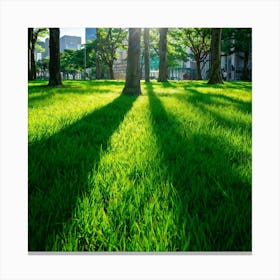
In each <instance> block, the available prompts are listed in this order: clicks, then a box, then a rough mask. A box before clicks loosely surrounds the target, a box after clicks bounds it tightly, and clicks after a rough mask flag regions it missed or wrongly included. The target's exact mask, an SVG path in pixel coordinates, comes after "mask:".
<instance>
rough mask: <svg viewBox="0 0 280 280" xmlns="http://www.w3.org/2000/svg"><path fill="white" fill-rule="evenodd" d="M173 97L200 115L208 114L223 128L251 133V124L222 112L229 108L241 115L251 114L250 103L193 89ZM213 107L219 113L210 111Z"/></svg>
mask: <svg viewBox="0 0 280 280" xmlns="http://www.w3.org/2000/svg"><path fill="white" fill-rule="evenodd" d="M174 97H175V98H177V99H178V100H180V101H181V102H183V103H185V104H186V106H190V105H192V106H193V107H195V108H196V109H199V110H200V111H201V113H202V114H208V115H209V116H210V117H212V118H214V119H215V120H216V121H217V122H218V123H219V124H221V125H222V126H223V127H225V128H228V129H238V130H239V131H240V129H241V130H242V131H244V132H248V133H251V131H252V125H251V124H252V122H248V123H247V122H244V121H242V120H241V119H239V120H236V119H233V118H232V119H231V118H228V117H226V116H225V115H224V114H223V111H224V110H225V109H227V108H228V107H229V106H231V107H233V108H234V109H235V110H237V111H240V112H241V114H243V113H244V114H251V113H252V103H251V102H249V101H242V100H238V99H235V98H231V97H229V96H225V95H222V94H203V93H201V92H199V91H198V90H195V89H189V90H188V95H175V96H174ZM223 100H225V101H226V103H224V102H223ZM221 101H222V102H221ZM214 107H218V108H219V111H217V110H214V109H211V108H214ZM239 114H240V113H239Z"/></svg>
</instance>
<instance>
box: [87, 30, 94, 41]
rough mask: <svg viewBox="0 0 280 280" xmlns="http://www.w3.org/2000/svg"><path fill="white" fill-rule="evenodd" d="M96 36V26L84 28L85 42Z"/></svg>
mask: <svg viewBox="0 0 280 280" xmlns="http://www.w3.org/2000/svg"><path fill="white" fill-rule="evenodd" d="M95 38H96V28H86V43H87V42H88V41H91V40H93V39H95Z"/></svg>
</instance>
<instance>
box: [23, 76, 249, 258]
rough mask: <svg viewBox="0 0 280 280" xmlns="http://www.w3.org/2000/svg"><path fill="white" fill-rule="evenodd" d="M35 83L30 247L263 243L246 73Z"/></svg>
mask: <svg viewBox="0 0 280 280" xmlns="http://www.w3.org/2000/svg"><path fill="white" fill-rule="evenodd" d="M46 84H47V83H46V82H42V81H36V82H31V83H29V85H28V99H29V102H28V239H29V241H28V246H29V250H30V251H134V252H135V251H137V252H139V251H251V250H252V229H251V226H252V220H251V211H252V208H251V192H252V183H251V181H252V114H251V113H252V106H251V104H252V102H251V100H252V87H251V83H246V82H226V83H225V84H224V85H217V86H209V85H207V83H206V82H205V81H184V82H167V83H157V82H151V83H142V84H141V87H142V93H143V95H142V96H139V97H128V96H123V95H120V93H121V91H122V89H123V86H124V82H122V81H64V85H65V86H64V87H61V88H55V89H54V88H48V87H46V86H45V85H46Z"/></svg>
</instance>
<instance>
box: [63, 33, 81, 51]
mask: <svg viewBox="0 0 280 280" xmlns="http://www.w3.org/2000/svg"><path fill="white" fill-rule="evenodd" d="M81 42H82V39H81V37H77V36H69V35H64V36H62V37H61V38H60V52H63V51H64V50H65V49H70V50H80V49H81V44H82V43H81Z"/></svg>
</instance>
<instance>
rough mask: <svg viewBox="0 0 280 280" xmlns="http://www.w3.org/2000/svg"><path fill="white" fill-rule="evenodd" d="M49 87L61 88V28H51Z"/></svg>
mask: <svg viewBox="0 0 280 280" xmlns="http://www.w3.org/2000/svg"><path fill="white" fill-rule="evenodd" d="M49 71H50V77H49V86H60V85H62V82H61V74H60V50H59V28H50V64H49Z"/></svg>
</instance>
